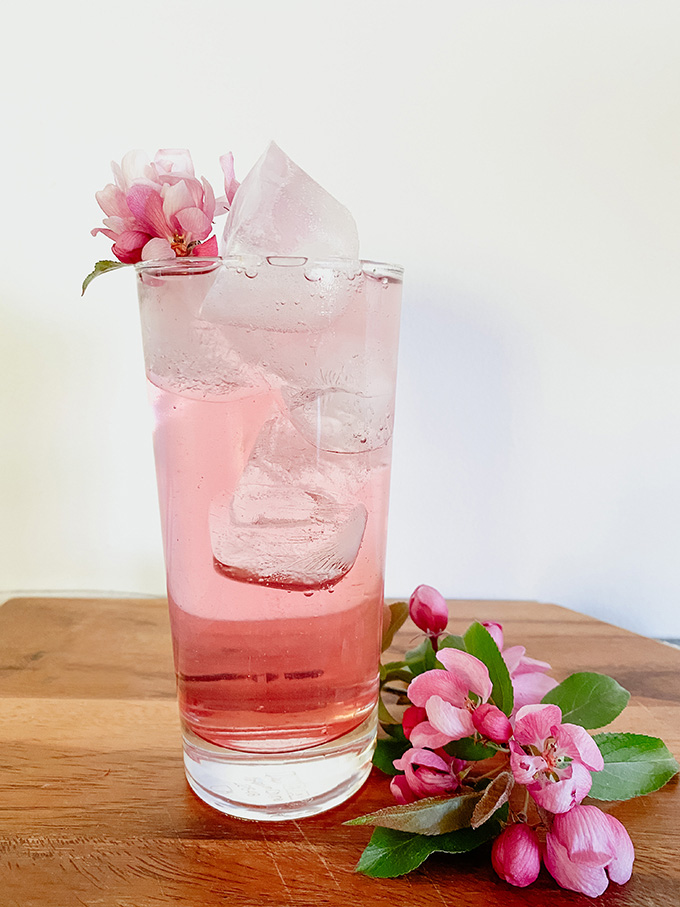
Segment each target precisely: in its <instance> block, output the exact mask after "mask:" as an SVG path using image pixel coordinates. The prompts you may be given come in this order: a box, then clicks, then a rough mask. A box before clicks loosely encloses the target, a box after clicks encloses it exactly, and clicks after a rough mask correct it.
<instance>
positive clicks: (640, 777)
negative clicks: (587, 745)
mask: <svg viewBox="0 0 680 907" xmlns="http://www.w3.org/2000/svg"><path fill="white" fill-rule="evenodd" d="M593 739H594V740H595V742H596V743H597V745H598V747H599V748H600V752H601V753H602V758H603V759H604V768H603V769H602V771H601V772H592V773H591V774H592V776H593V786H592V787H591V789H590V793H589V794H588V796H589V797H592V798H593V799H595V800H630V799H632V798H633V797H640V796H642V795H643V794H651V793H652V792H653V791H655V790H659V788H660V787H663V786H664V784H666V782H667V781H670V779H671V778H672V777H673V775H675V774H676V772H677V771H678V770H679V769H680V766H678V763H677V761H676V759H675V757H674V756H673V754H672V753H671V752H670V751H669V750H668V747H667V746H666V744H665V743H664V742H663V740H660V739H659V738H658V737H647V736H646V735H645V734H595V736H594V738H593Z"/></svg>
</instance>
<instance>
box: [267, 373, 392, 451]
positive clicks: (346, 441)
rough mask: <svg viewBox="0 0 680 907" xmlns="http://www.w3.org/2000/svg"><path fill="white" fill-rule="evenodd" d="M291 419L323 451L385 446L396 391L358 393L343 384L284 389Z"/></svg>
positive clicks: (388, 436) (390, 431) (367, 448)
mask: <svg viewBox="0 0 680 907" xmlns="http://www.w3.org/2000/svg"><path fill="white" fill-rule="evenodd" d="M283 398H284V400H285V401H286V402H287V404H288V409H289V412H290V419H291V422H292V423H293V425H294V426H295V427H296V428H297V430H298V431H299V432H300V433H301V434H302V435H303V437H305V438H306V439H307V440H308V441H310V443H312V444H314V445H315V446H316V447H319V448H320V449H321V450H328V451H335V452H337V453H361V452H362V451H369V450H378V449H379V448H380V447H384V446H385V444H387V442H388V441H389V440H390V438H391V437H392V429H393V426H394V406H393V399H392V394H391V393H390V392H389V391H388V392H386V393H382V394H380V393H377V394H373V395H369V394H362V393H355V392H352V391H350V390H345V389H344V388H342V387H327V388H320V389H303V390H298V389H296V388H290V387H286V388H283Z"/></svg>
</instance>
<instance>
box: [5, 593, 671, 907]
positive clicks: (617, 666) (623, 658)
mask: <svg viewBox="0 0 680 907" xmlns="http://www.w3.org/2000/svg"><path fill="white" fill-rule="evenodd" d="M450 607H451V615H452V620H451V623H450V625H449V629H450V630H451V632H461V631H462V630H463V629H465V627H467V625H468V624H469V623H470V621H471V620H473V619H474V618H480V619H489V620H498V621H500V622H501V623H503V625H504V627H505V635H506V644H508V645H514V644H520V643H521V644H523V645H526V647H527V651H528V654H529V655H531V656H533V657H536V658H541V659H545V660H547V661H550V662H551V663H552V665H553V669H554V671H553V673H554V675H555V676H556V677H557V678H558V679H562V678H563V677H565V676H566V675H567V674H569V673H571V672H572V671H577V670H597V671H603V672H605V673H608V674H611V675H612V676H614V677H615V678H616V679H617V680H618V681H619V682H620V683H622V684H623V685H624V686H625V687H626V688H627V689H629V690H630V691H631V692H632V694H633V695H632V699H631V703H630V705H629V706H628V708H627V709H626V710H625V711H624V713H623V715H621V716H620V717H619V718H618V719H617V720H616V722H615V723H614V724H613V725H611V726H610V727H611V729H617V730H630V731H635V732H638V733H644V734H653V735H656V736H661V737H663V739H664V740H665V742H666V743H667V744H668V746H669V748H670V749H671V750H672V751H673V752H674V754H675V755H676V757H678V756H680V651H678V650H676V649H673V648H671V647H669V646H666V645H663V644H662V643H658V642H655V641H653V640H649V639H644V638H642V637H640V636H636V635H635V634H632V633H628V632H627V631H625V630H620V629H617V628H615V627H612V626H609V625H607V624H603V623H600V622H598V621H595V620H592V619H590V618H587V617H584V616H583V615H580V614H576V613H574V612H572V611H568V610H566V609H564V608H560V607H558V606H556V605H544V604H537V603H533V602H481V601H477V602H470V601H454V602H451V603H450ZM415 639H416V631H415V630H414V628H413V626H410V625H407V626H406V627H404V628H403V629H402V630H401V631H400V633H399V634H398V636H397V639H396V640H395V644H394V646H393V654H394V655H395V656H396V654H397V653H398V652H399V651H403V650H404V649H405V648H408V647H409V645H410V644H411V643H412V642H413V641H414V640H415ZM390 803H391V797H390V794H389V790H388V784H387V781H386V776H385V775H383V774H381V773H380V772H379V771H378V770H377V769H374V770H373V773H372V775H371V777H370V779H369V781H368V783H367V784H366V785H365V787H364V788H363V789H362V790H361V791H360V792H359V793H358V794H356V795H355V796H354V797H353V798H352V799H351V800H349V801H348V802H347V803H345V804H343V805H342V806H341V807H338V808H337V809H335V810H332V811H331V812H328V813H325V814H324V815H321V816H318V817H315V818H312V819H305V820H301V821H297V822H283V823H267V824H265V823H258V822H245V821H241V820H237V819H231V818H228V817H226V816H222V815H221V814H219V813H217V812H215V811H214V810H212V809H210V808H209V807H208V806H206V805H205V804H203V803H202V802H201V801H200V800H198V799H197V798H196V797H195V796H194V795H193V794H192V793H191V791H190V790H189V788H188V786H187V784H186V781H185V779H184V772H183V767H182V761H181V749H180V732H179V723H178V717H177V708H176V704H175V690H174V675H173V666H172V657H171V645H170V632H169V626H168V619H167V614H166V604H165V601H163V600H156V599H151V600H150V599H142V600H127V599H125V600H120V599H119V600H106V599H92V600H83V599H65V598H64V599H54V598H42V599H41V598H30V599H29V598H23V599H13V600H11V601H9V602H7V603H6V604H4V605H3V606H2V607H0V907H72V905H86V907H161V905H169V904H182V905H186V907H213V905H226V904H229V905H232V907H263V905H271V907H279V905H281V907H284V905H285V907H289V905H296V907H312V905H313V907H347V905H355V904H356V905H362V907H363V905H365V907H388V905H395V907H397V905H404V907H430V905H432V907H435V905H436V907H442V905H447V907H448V905H460V907H468V905H469V907H483V905H496V904H501V905H508V907H513V905H523V907H524V905H528V907H539V905H540V907H545V905H548V904H550V905H551V907H555V905H558V907H559V905H585V904H593V903H596V904H598V905H611V907H614V905H615V907H657V905H659V907H660V905H664V907H665V905H668V907H677V905H680V832H679V831H678V822H679V820H680V785H679V784H678V780H677V778H676V779H674V780H673V781H671V782H670V783H669V784H668V785H667V786H666V787H665V788H664V789H662V790H661V791H658V792H657V793H655V794H650V795H649V796H647V797H642V798H639V799H637V800H633V801H628V802H626V803H616V804H610V805H608V806H607V808H608V809H609V810H610V811H611V812H612V813H613V814H614V815H616V816H617V817H618V818H619V819H621V820H622V821H623V822H624V823H625V825H626V827H627V828H628V831H629V833H630V835H631V837H632V839H633V842H634V844H635V848H636V854H637V859H636V863H635V867H634V874H633V878H632V879H631V881H630V882H629V883H628V884H627V885H625V886H618V885H610V887H609V889H608V890H607V892H606V893H605V894H604V895H602V896H601V897H600V898H597V899H595V900H594V901H593V900H590V899H588V898H585V897H583V896H582V895H577V894H573V893H570V892H566V891H562V890H561V889H559V888H558V887H557V886H556V885H555V883H554V882H553V881H552V880H551V879H550V877H549V876H548V875H547V873H546V872H545V871H542V873H541V876H540V877H539V880H538V882H537V883H536V884H535V885H534V886H533V887H532V888H530V889H521V890H520V889H513V888H511V887H510V886H508V885H505V884H504V883H503V882H501V881H500V880H499V879H498V878H497V877H496V876H495V874H494V872H493V870H492V869H491V865H490V860H489V851H488V847H487V848H482V849H480V850H479V851H478V852H475V853H473V854H469V855H466V856H448V857H447V856H438V857H431V858H430V859H429V860H428V861H427V863H425V864H424V866H423V867H422V868H421V869H419V870H417V871H415V872H413V873H411V874H410V875H409V876H405V877H404V878H402V879H395V880H386V881H378V880H372V879H369V878H366V877H364V876H362V875H358V874H357V873H355V872H354V867H355V865H356V862H357V860H358V858H359V855H360V854H361V851H362V850H363V848H364V846H365V844H366V843H367V841H368V839H369V837H370V834H371V829H369V828H359V827H356V828H348V827H343V825H342V822H343V821H345V820H346V819H350V818H353V817H355V816H358V815H360V814H362V813H366V812H369V811H371V810H374V809H378V808H379V807H381V806H386V805H389V804H390Z"/></svg>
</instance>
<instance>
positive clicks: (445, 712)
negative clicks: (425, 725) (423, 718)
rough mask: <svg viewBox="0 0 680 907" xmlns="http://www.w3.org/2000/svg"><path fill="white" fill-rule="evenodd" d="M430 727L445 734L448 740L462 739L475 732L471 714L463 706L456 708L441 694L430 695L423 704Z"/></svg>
mask: <svg viewBox="0 0 680 907" xmlns="http://www.w3.org/2000/svg"><path fill="white" fill-rule="evenodd" d="M425 711H426V712H427V717H428V718H429V720H430V724H431V725H432V727H433V728H434V729H435V730H437V731H440V732H441V733H442V734H446V736H447V737H448V739H449V740H462V739H463V737H470V736H472V734H474V732H475V726H474V724H473V722H472V715H471V714H470V712H469V711H468V710H467V709H465V708H463V709H461V708H457V707H456V706H455V705H451V703H450V702H446V700H444V699H442V698H441V696H430V698H429V699H428V700H427V703H426V705H425Z"/></svg>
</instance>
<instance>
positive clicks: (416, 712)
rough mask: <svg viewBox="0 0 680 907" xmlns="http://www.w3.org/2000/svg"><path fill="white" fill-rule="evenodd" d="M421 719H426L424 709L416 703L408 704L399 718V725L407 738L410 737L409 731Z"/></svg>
mask: <svg viewBox="0 0 680 907" xmlns="http://www.w3.org/2000/svg"><path fill="white" fill-rule="evenodd" d="M421 721H427V712H426V711H425V709H423V708H421V707H420V706H417V705H410V706H409V707H408V708H407V709H406V711H405V712H404V714H403V715H402V719H401V726H402V728H403V730H404V736H405V737H406V739H407V740H410V739H411V731H412V730H413V728H414V727H415V726H416V725H417V724H420V722H421Z"/></svg>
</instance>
